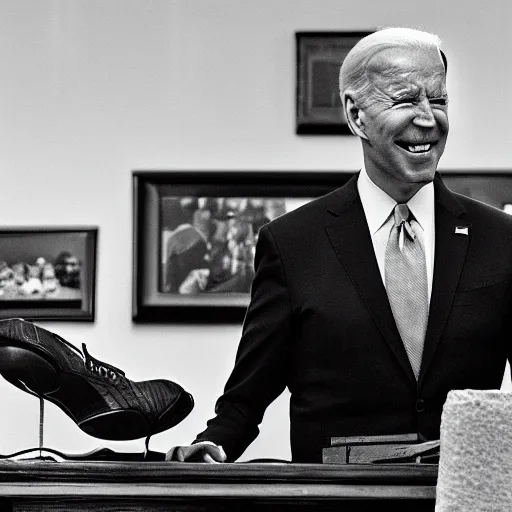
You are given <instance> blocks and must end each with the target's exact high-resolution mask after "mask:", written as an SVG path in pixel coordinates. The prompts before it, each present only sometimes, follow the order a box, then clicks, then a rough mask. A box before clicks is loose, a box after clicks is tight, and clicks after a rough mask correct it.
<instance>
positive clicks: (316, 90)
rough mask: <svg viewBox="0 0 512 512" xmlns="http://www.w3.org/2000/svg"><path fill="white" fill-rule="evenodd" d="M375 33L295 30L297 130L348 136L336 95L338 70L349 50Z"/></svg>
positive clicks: (347, 129)
mask: <svg viewBox="0 0 512 512" xmlns="http://www.w3.org/2000/svg"><path fill="white" fill-rule="evenodd" d="M372 32H374V31H373V30H368V31H353V32H333V31H316V32H304V31H301V32H296V33H295V44H296V57H297V65H296V133H297V134H298V135H351V132H350V128H349V127H348V124H347V121H346V119H345V114H344V112H343V109H342V106H341V100H340V97H339V69H340V67H341V64H342V63H343V60H344V59H345V57H346V55H347V53H348V52H349V51H350V49H351V48H352V47H353V46H354V45H355V44H356V43H357V42H358V41H359V40H360V39H362V38H363V37H365V36H367V35H369V34H371V33H372Z"/></svg>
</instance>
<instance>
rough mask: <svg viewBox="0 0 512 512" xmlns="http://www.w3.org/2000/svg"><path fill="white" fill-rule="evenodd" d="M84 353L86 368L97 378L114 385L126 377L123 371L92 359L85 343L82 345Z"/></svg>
mask: <svg viewBox="0 0 512 512" xmlns="http://www.w3.org/2000/svg"><path fill="white" fill-rule="evenodd" d="M82 352H83V353H84V357H85V367H86V368H87V369H88V370H89V371H90V372H92V373H94V374H95V375H96V376H98V377H101V378H102V379H104V380H108V381H109V382H112V383H114V382H117V381H118V380H119V378H120V377H124V376H125V374H124V372H123V370H121V369H119V368H116V367H115V366H112V365H111V364H108V363H104V362H103V361H100V360H99V359H96V358H94V357H92V356H91V354H89V352H88V351H87V347H86V345H85V343H82Z"/></svg>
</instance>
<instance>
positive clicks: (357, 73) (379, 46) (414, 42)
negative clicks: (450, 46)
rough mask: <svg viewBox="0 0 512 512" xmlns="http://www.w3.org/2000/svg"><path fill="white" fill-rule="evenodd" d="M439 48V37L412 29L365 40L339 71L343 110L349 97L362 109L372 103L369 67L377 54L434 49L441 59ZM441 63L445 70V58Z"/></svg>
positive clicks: (390, 31)
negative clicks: (389, 51)
mask: <svg viewBox="0 0 512 512" xmlns="http://www.w3.org/2000/svg"><path fill="white" fill-rule="evenodd" d="M440 47H441V39H440V38H439V36H437V35H435V34H431V33H429V32H424V31H422V30H416V29H413V28H399V27H393V28H384V29H382V30H378V31H377V32H373V33H372V34H370V35H368V36H366V37H363V39H361V40H360V41H359V42H358V43H357V44H356V45H355V46H354V47H353V48H352V49H351V50H350V51H349V52H348V55H347V56H346V58H345V60H344V61H343V64H342V66H341V69H340V96H341V102H342V105H343V107H344V108H345V103H346V101H345V98H346V96H347V93H349V94H350V95H351V96H352V99H353V100H354V101H355V102H356V103H357V104H358V105H359V106H360V107H364V106H365V104H366V103H367V102H368V101H371V96H370V94H369V93H370V90H371V84H370V81H369V80H368V75H367V70H368V66H367V64H368V62H369V61H370V59H371V58H372V57H373V56H375V55H376V54H377V53H379V52H381V51H383V50H386V49H388V48H410V49H419V48H425V49H429V48H430V49H431V48H434V49H436V50H438V51H439V52H440V55H442V53H441V48H440ZM442 60H443V63H444V65H445V69H446V60H445V57H444V56H442ZM345 114H347V113H346V112H345Z"/></svg>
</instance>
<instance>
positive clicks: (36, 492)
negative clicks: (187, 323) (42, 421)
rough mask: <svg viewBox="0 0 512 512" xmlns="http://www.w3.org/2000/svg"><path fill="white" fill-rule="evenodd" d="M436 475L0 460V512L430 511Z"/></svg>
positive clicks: (401, 468) (372, 469)
mask: <svg viewBox="0 0 512 512" xmlns="http://www.w3.org/2000/svg"><path fill="white" fill-rule="evenodd" d="M436 480H437V466H435V465H419V464H418V465H414V464H411V465H391V464H387V465H362V464H361V465H348V466H344V465H331V464H259V463H257V464H256V463H250V464H249V463H235V464H215V465H209V464H192V463H186V464H184V463H170V462H142V463H133V462H130V463H127V462H115V463H112V462H88V463H83V462H41V461H30V462H27V461H23V462H12V461H1V462H0V512H13V511H23V512H32V511H38V512H41V511H46V510H51V511H66V512H70V511H75V512H82V511H86V510H87V511H89V510H95V511H107V510H108V511H118V512H120V511H123V512H128V511H130V512H132V511H151V512H163V511H173V512H174V511H186V512H204V511H215V512H221V511H222V512H224V511H234V510H236V511H250V512H252V511H257V510H283V511H295V510H310V511H311V510H315V511H316V510H326V511H331V510H332V511H334V510H336V511H344V512H346V511H355V510H358V511H361V510H363V511H370V510H382V509H384V507H386V508H385V509H386V510H388V508H387V507H389V506H391V509H392V510H395V511H406V510H407V511H410V510H412V509H413V510H414V511H415V512H420V511H427V510H429V511H433V510H434V505H435V485H436ZM341 505H342V506H341ZM313 507H314V508H313Z"/></svg>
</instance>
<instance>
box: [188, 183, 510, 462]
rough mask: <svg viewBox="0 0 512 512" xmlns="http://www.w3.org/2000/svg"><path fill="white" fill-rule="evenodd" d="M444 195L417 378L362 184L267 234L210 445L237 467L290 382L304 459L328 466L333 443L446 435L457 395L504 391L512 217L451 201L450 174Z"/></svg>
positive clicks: (294, 437)
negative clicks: (448, 404) (326, 455)
mask: <svg viewBox="0 0 512 512" xmlns="http://www.w3.org/2000/svg"><path fill="white" fill-rule="evenodd" d="M434 187H435V230H436V235H435V263H434V276H433V286H432V297H431V305H430V316H429V323H428V329H427V334H426V339H425V346H424V353H423V363H422V368H421V373H420V377H419V381H418V382H416V380H415V378H414V375H413V372H412V369H411V366H410V364H409V360H408V358H407V354H406V351H405V348H404V346H403V344H402V341H401V339H400V336H399V334H398V331H397V328H396V325H395V322H394V319H393V316H392V312H391V308H390V306H389V302H388V300H387V295H386V291H385V288H384V285H383V283H382V279H381V276H380V273H379V269H378V265H377V261H376V259H375V255H374V250H373V246H372V241H371V238H370V234H369V230H368V227H367V224H366V218H365V215H364V211H363V208H362V204H361V201H360V199H359V195H358V193H357V186H356V177H354V178H352V179H351V180H350V181H349V182H348V183H347V185H345V186H344V187H342V188H340V189H338V190H336V191H334V192H332V193H330V194H328V195H326V196H323V197H322V198H319V199H317V200H315V201H312V202H311V203H309V204H307V205H305V206H303V207H302V208H299V209H297V210H295V211H293V212H291V213H289V214H286V215H284V216H282V217H280V218H278V219H276V220H274V221H272V222H271V223H270V224H267V225H266V226H264V227H263V228H262V229H261V231H260V235H259V240H258V246H257V252H256V276H255V278H254V282H253V286H252V292H251V295H252V297H251V303H250V306H249V308H248V311H247V315H246V319H245V322H244V328H243V335H242V339H241V342H240V346H239V349H238V353H237V358H236V363H235V367H234V370H233V372H232V374H231V376H230V378H229V380H228V382H227V384H226V388H225V392H224V394H223V395H222V397H221V398H220V399H219V400H218V402H217V405H216V414H217V416H216V417H215V418H213V419H212V420H210V421H209V422H208V427H207V429H206V430H205V431H204V432H203V433H202V434H200V435H199V436H198V439H199V440H201V439H208V440H211V441H213V442H215V443H217V444H221V445H222V446H223V447H224V449H225V451H226V453H227V455H228V459H229V460H235V459H236V458H238V457H239V456H240V455H241V454H242V453H243V451H244V450H245V449H246V447H247V446H248V445H249V443H250V442H252V441H253V440H254V438H255V437H256V436H257V435H258V425H259V423H260V422H261V420H262V417H263V414H264V411H265V409H266V407H267V406H268V404H269V403H270V402H271V401H273V400H274V399H275V398H276V397H277V396H278V395H279V394H280V393H281V392H282V391H283V390H284V388H285V387H286V386H287V387H288V388H289V390H290V392H291V403H290V425H291V448H292V459H293V461H295V462H320V461H321V457H322V448H323V447H325V446H329V442H330V438H331V436H351V435H377V434H403V433H414V432H417V433H419V434H420V435H421V436H423V438H424V439H438V438H439V435H440V421H441V412H442V407H443V404H444V401H445V399H446V395H447V393H448V391H449V390H451V389H465V388H471V389H496V388H499V387H500V384H501V381H502V378H503V372H504V368H505V363H506V359H507V357H510V355H511V346H512V339H511V334H512V332H511V330H512V329H511V327H512V320H511V316H512V315H511V313H512V311H511V309H512V307H511V288H512V287H511V281H512V217H510V216H508V215H507V214H505V213H503V212H501V211H499V210H497V209H495V208H492V207H490V206H487V205H484V204H483V203H480V202H477V201H475V200H472V199H469V198H466V197H464V196H460V195H457V194H454V193H452V192H451V191H449V190H448V189H447V188H446V187H445V185H444V184H443V182H442V180H441V178H440V176H439V175H436V178H435V181H434ZM457 227H463V228H464V227H467V230H468V234H467V235H466V234H464V233H456V231H457V229H456V228H457ZM462 231H464V230H462Z"/></svg>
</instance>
